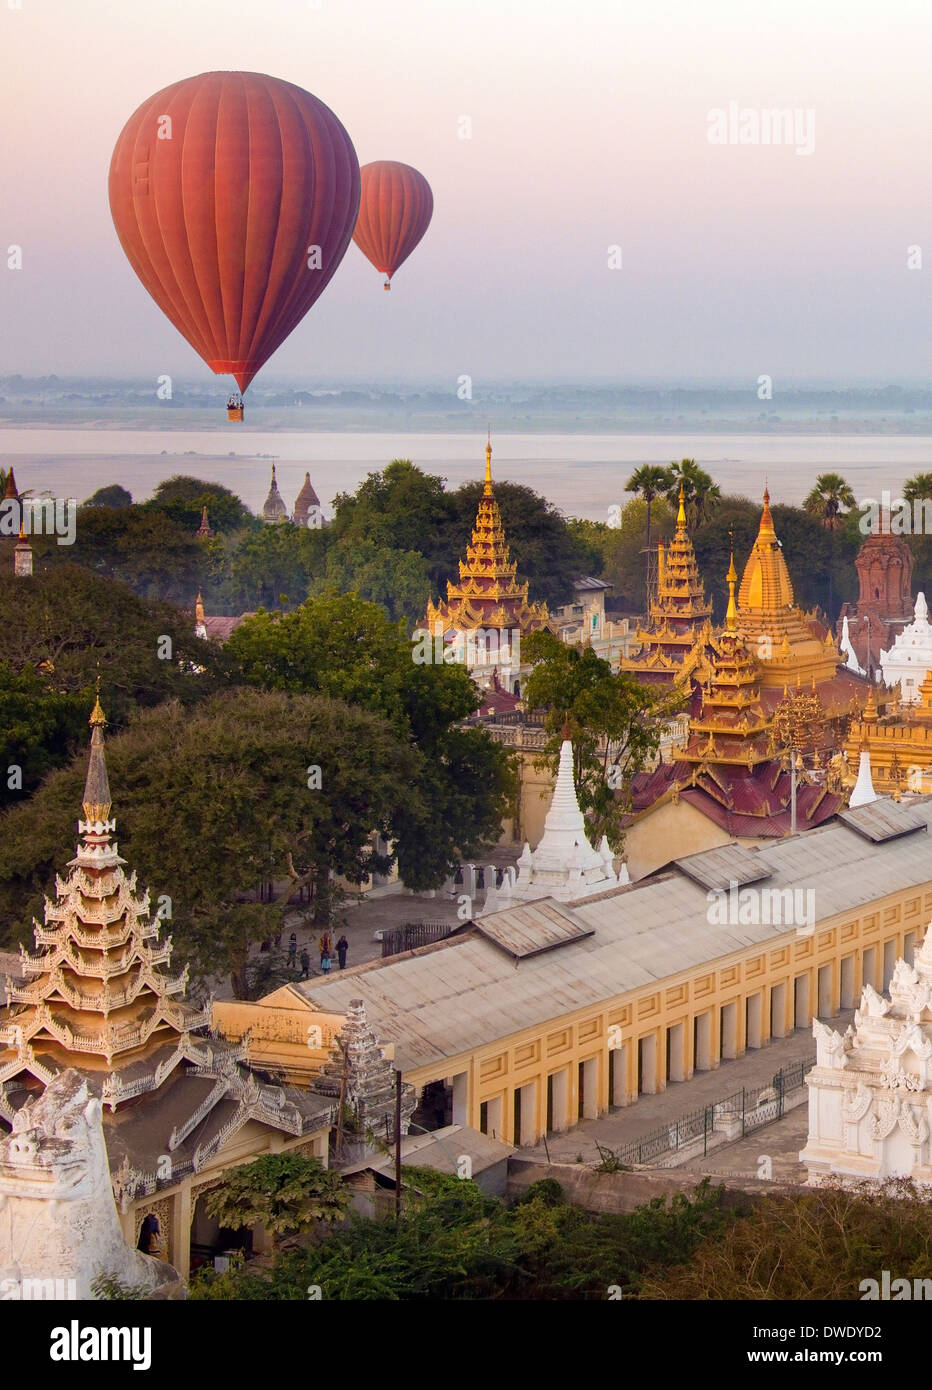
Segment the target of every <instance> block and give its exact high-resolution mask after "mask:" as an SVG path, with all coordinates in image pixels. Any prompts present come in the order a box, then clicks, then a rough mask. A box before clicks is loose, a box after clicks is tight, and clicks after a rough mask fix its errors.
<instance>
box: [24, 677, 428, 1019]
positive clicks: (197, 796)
mask: <svg viewBox="0 0 932 1390" xmlns="http://www.w3.org/2000/svg"><path fill="white" fill-rule="evenodd" d="M104 693H106V692H104ZM86 761H87V758H86V750H82V751H81V752H80V753H79V754H78V755H77V757H76V758H75V759H74V760H73V762H72V763H71V764H70V765H69V767H67V768H65V769H62V770H61V771H58V772H54V773H52V774H51V776H50V777H48V778H47V779H46V780H45V782H44V783H43V784H42V786H41V787H40V788H39V790H38V791H37V792H36V793H35V795H34V796H33V797H32V798H31V799H30V800H29V801H28V802H26V803H25V804H23V805H21V806H17V807H15V808H13V809H12V810H10V811H8V812H7V813H6V815H5V816H4V818H3V820H2V826H3V834H2V836H0V885H2V887H3V890H4V895H3V896H4V908H5V910H6V912H7V913H8V914H9V916H8V917H7V920H6V922H5V923H4V926H5V934H6V936H7V938H8V939H10V940H13V939H18V940H26V939H27V938H28V937H29V932H28V930H27V928H26V925H25V924H26V923H27V922H28V921H29V914H30V913H33V914H36V915H41V906H42V894H43V892H47V891H48V888H49V886H50V884H51V883H52V882H53V876H54V873H55V871H56V870H57V869H60V868H61V862H62V847H63V845H67V844H68V843H69V841H70V840H71V839H72V836H73V834H74V819H75V815H76V808H77V807H79V806H80V802H81V793H82V790H83V785H84V775H85V768H86ZM107 761H108V765H109V770H110V785H111V788H112V790H113V794H114V814H115V815H116V817H117V818H118V823H119V824H120V826H121V832H120V845H121V849H122V851H123V853H124V855H125V856H127V857H128V858H129V859H130V860H131V862H132V863H133V866H134V867H135V868H137V869H138V871H139V873H140V876H141V878H142V880H143V882H146V883H148V884H150V885H151V888H152V892H153V895H157V894H162V893H166V894H168V895H169V897H170V899H171V917H170V923H171V931H172V934H173V937H174V941H175V946H176V949H177V951H178V954H179V957H180V958H181V959H182V960H185V959H187V960H190V961H191V963H192V966H193V967H194V969H195V971H196V973H197V974H198V975H199V976H200V977H201V978H202V979H209V978H213V977H215V976H217V975H219V974H221V973H229V974H230V976H231V980H232V983H233V990H234V993H235V994H236V996H237V997H238V998H242V997H244V996H245V994H246V992H247V978H246V964H247V961H248V958H249V952H250V949H251V948H252V947H254V946H255V945H257V944H258V943H259V942H260V941H263V940H265V939H266V938H267V937H269V936H272V935H275V934H276V933H277V932H278V931H280V930H281V919H282V915H283V913H284V912H285V911H286V910H287V901H286V899H282V900H281V901H279V902H277V903H268V902H260V901H258V900H257V891H256V890H257V888H258V886H259V885H261V884H264V883H270V882H275V881H277V880H282V879H285V878H288V877H291V876H293V879H294V881H295V882H310V881H313V877H314V874H315V872H317V871H318V868H319V866H321V865H324V866H326V867H327V870H328V871H329V872H331V873H333V874H336V875H340V876H342V877H344V878H346V879H347V880H348V881H349V882H351V883H360V882H362V881H363V879H364V878H365V877H366V876H367V875H369V874H370V873H372V872H387V870H388V868H389V867H390V865H391V862H392V860H391V856H389V855H377V854H375V853H374V852H373V850H372V846H371V835H372V832H379V833H381V834H383V835H385V836H386V837H387V836H388V835H389V833H390V824H391V816H392V812H393V810H394V808H395V806H396V804H397V801H398V798H399V795H401V794H403V795H404V796H405V797H406V798H407V797H413V796H414V793H413V792H412V790H411V782H412V779H413V776H414V773H415V769H416V763H417V758H416V755H415V753H414V752H413V751H412V750H411V749H410V748H409V747H408V746H407V744H406V742H405V741H404V740H403V739H401V738H399V737H398V736H397V734H396V733H395V732H394V731H393V730H392V729H391V728H390V727H389V725H388V724H387V723H386V721H385V720H384V719H381V718H379V717H377V716H376V715H374V714H370V713H369V712H368V711H366V710H362V709H358V708H356V709H354V708H350V707H349V706H347V705H345V704H344V703H342V702H341V701H339V700H332V699H327V700H324V699H319V698H314V697H309V696H300V695H285V694H277V693H276V694H271V693H266V692H262V691H255V690H238V691H233V692H230V693H228V694H223V695H218V696H215V697H213V698H212V699H210V700H208V701H206V702H205V703H204V704H203V705H200V706H198V707H197V708H195V709H194V710H193V711H185V710H184V709H182V707H181V706H180V705H179V704H178V703H176V702H167V703H164V704H162V705H160V706H159V707H158V708H157V709H154V710H147V711H144V712H142V713H141V714H139V715H138V716H137V718H136V719H135V720H134V721H133V723H132V725H131V726H130V727H129V728H128V729H127V730H126V731H125V732H124V733H122V734H119V735H118V736H117V737H115V738H110V739H108V741H107Z"/></svg>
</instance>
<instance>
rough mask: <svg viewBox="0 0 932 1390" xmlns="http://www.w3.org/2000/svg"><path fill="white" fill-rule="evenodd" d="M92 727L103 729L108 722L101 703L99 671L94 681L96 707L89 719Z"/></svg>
mask: <svg viewBox="0 0 932 1390" xmlns="http://www.w3.org/2000/svg"><path fill="white" fill-rule="evenodd" d="M87 722H88V724H90V726H91V728H92V729H102V728H103V727H104V725H105V724H106V722H107V716H106V715H105V714H104V712H103V710H102V708H101V705H100V672H99V671H98V672H97V679H96V681H95V682H94V708H93V709H92V710H91V717H90V719H89V720H88V721H87Z"/></svg>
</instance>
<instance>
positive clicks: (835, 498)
mask: <svg viewBox="0 0 932 1390" xmlns="http://www.w3.org/2000/svg"><path fill="white" fill-rule="evenodd" d="M854 504H855V497H854V493H853V492H852V490H851V488H850V487H849V486H848V484H847V483H846V482H845V480H844V478H843V477H842V476H841V474H840V473H820V474H819V476H818V477H817V478H816V480H815V486H814V487H813V488H812V489H811V491H810V492H809V494H808V496H807V497H806V499H805V501H804V502H803V510H804V511H805V512H807V513H808V514H809V516H814V517H816V518H818V520H819V521H821V523H822V525H823V526H824V527H825V529H826V530H827V531H828V533H829V544H830V550H831V555H830V563H829V571H828V602H827V604H826V611H827V612H828V616H829V621H830V622H832V621H834V618H835V582H834V581H835V560H836V558H837V554H838V547H837V544H836V540H835V535H836V532H837V531H838V530H839V528H840V527H841V525H842V524H843V521H844V509H845V508H847V507H853V506H854Z"/></svg>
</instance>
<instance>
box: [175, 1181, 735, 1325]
mask: <svg viewBox="0 0 932 1390" xmlns="http://www.w3.org/2000/svg"><path fill="white" fill-rule="evenodd" d="M405 1178H406V1181H407V1182H408V1183H409V1184H410V1185H411V1187H413V1188H414V1189H419V1190H420V1191H421V1192H423V1193H424V1194H425V1195H424V1199H423V1200H422V1201H416V1200H415V1201H412V1202H409V1203H408V1208H407V1211H406V1214H405V1215H404V1216H403V1217H402V1220H401V1222H400V1223H399V1224H398V1225H396V1224H395V1222H394V1221H376V1220H361V1219H356V1220H353V1221H351V1222H350V1223H348V1224H347V1225H346V1226H345V1227H344V1228H343V1229H341V1230H340V1231H337V1232H336V1233H334V1234H333V1235H330V1236H328V1237H327V1238H326V1239H325V1240H323V1241H321V1242H320V1243H318V1244H313V1245H301V1246H299V1247H297V1248H294V1249H291V1250H287V1251H283V1252H282V1253H281V1254H280V1255H278V1256H277V1257H276V1258H275V1259H274V1261H273V1262H272V1265H271V1268H269V1269H266V1270H262V1271H259V1270H255V1269H253V1268H250V1267H248V1266H247V1267H246V1268H244V1269H240V1270H236V1271H232V1272H231V1273H229V1274H225V1275H220V1276H213V1275H211V1274H208V1275H207V1276H201V1277H200V1278H198V1279H196V1280H195V1281H194V1284H193V1287H192V1297H194V1298H209V1299H256V1300H265V1301H269V1300H278V1299H285V1300H295V1301H298V1300H306V1299H307V1296H308V1292H307V1291H308V1287H309V1286H311V1285H318V1286H319V1287H320V1290H321V1296H322V1298H323V1299H325V1300H327V1301H331V1300H341V1301H342V1300H351V1299H363V1300H378V1299H387V1300H392V1301H398V1300H409V1299H410V1300H423V1301H433V1300H438V1299H444V1300H447V1299H455V1300H462V1299H554V1300H567V1299H604V1298H606V1297H608V1291H609V1289H610V1288H612V1287H613V1286H614V1287H618V1288H620V1289H621V1290H622V1291H623V1292H624V1293H625V1294H627V1295H631V1294H634V1293H636V1292H637V1290H638V1288H639V1287H640V1284H641V1282H642V1281H643V1279H644V1277H645V1275H646V1274H647V1272H648V1271H651V1270H654V1269H657V1268H658V1267H660V1268H662V1267H664V1266H666V1265H669V1264H672V1263H674V1262H677V1261H681V1260H686V1259H688V1258H689V1257H690V1256H691V1254H692V1252H693V1251H694V1250H695V1249H696V1247H697V1246H698V1245H699V1244H700V1242H701V1241H702V1240H703V1238H704V1237H705V1236H706V1235H709V1234H712V1233H718V1232H719V1231H721V1230H722V1229H723V1228H724V1227H725V1225H726V1224H727V1221H728V1219H729V1218H728V1217H727V1215H726V1214H725V1213H724V1212H723V1210H722V1206H721V1194H720V1191H719V1190H710V1189H709V1188H707V1187H705V1186H703V1187H701V1188H700V1189H698V1190H697V1192H696V1193H695V1194H694V1195H693V1196H691V1197H685V1196H679V1195H677V1196H675V1197H674V1198H673V1199H672V1200H671V1202H670V1203H669V1204H668V1203H667V1202H666V1201H665V1199H664V1198H662V1197H659V1198H657V1199H656V1200H654V1201H652V1202H650V1203H648V1204H647V1205H646V1206H644V1207H641V1208H639V1209H638V1210H637V1211H635V1212H632V1213H631V1214H630V1215H628V1216H615V1215H603V1216H594V1215H592V1214H591V1213H589V1212H585V1211H582V1210H581V1209H580V1208H578V1207H574V1206H570V1205H569V1204H568V1203H566V1202H565V1201H564V1200H563V1195H562V1192H561V1190H560V1187H559V1185H558V1184H557V1183H555V1182H553V1181H551V1180H546V1181H543V1182H539V1183H535V1184H534V1185H533V1186H532V1187H531V1188H530V1189H529V1190H528V1192H527V1195H526V1197H525V1198H524V1200H522V1201H520V1202H518V1203H517V1204H515V1205H514V1206H512V1207H506V1206H505V1205H504V1203H503V1202H500V1201H498V1200H497V1199H495V1198H490V1197H486V1196H484V1195H483V1194H482V1192H481V1191H480V1190H479V1188H478V1187H477V1186H476V1184H475V1183H474V1182H471V1181H468V1180H465V1181H460V1180H459V1179H457V1178H451V1177H444V1176H441V1175H439V1174H437V1173H430V1172H426V1171H425V1170H422V1169H417V1168H407V1169H405Z"/></svg>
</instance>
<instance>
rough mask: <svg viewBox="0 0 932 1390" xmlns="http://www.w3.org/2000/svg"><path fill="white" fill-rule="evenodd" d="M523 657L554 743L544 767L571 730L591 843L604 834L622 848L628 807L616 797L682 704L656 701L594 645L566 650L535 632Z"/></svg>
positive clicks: (555, 759)
mask: <svg viewBox="0 0 932 1390" xmlns="http://www.w3.org/2000/svg"><path fill="white" fill-rule="evenodd" d="M524 655H525V656H526V657H527V659H528V660H530V661H533V662H535V663H536V664H535V666H534V669H533V670H532V671H531V674H530V676H529V677H528V679H527V682H526V684H525V688H524V699H525V704H526V706H527V707H528V708H529V709H537V708H546V709H547V717H546V728H547V731H548V732H549V733H550V735H551V737H550V740H549V742H548V743H547V745H546V747H545V751H544V757H543V758H542V759H541V765H542V766H549V767H550V769H551V771H553V772H556V770H557V767H558V765H559V760H560V745H561V743H562V741H563V736H564V735H563V728H564V725H568V727H569V737H570V738H571V739H572V740H573V763H574V767H573V771H574V776H575V781H576V791H577V795H578V797H579V805H580V809H581V810H582V811H583V813H584V814H585V815H586V816H587V817H588V820H589V824H590V827H591V832H592V838H593V839H594V840H596V841H598V840H600V839H601V837H602V836H603V835H607V836H608V842H609V845H610V846H611V848H612V849H615V850H617V849H618V848H620V846H621V843H622V840H623V838H624V837H623V834H622V831H621V827H620V821H621V817H622V815H623V813H624V810H625V809H626V808H625V802H624V800H623V798H622V797H618V796H616V795H615V793H616V791H620V790H623V788H624V787H625V786H626V785H627V783H628V781H629V780H630V778H631V776H633V774H634V773H635V772H639V771H640V770H641V768H643V767H644V765H645V763H646V762H647V760H648V759H649V758H650V757H651V756H652V754H654V753H656V751H657V749H658V748H659V747H660V735H661V732H662V729H663V724H664V721H665V720H666V719H668V718H669V717H670V715H671V714H672V713H673V712H674V710H675V709H676V708H678V707H679V704H680V701H679V699H678V698H677V699H673V698H671V697H669V696H660V697H658V696H657V695H656V694H655V692H653V691H651V690H648V689H647V688H646V687H645V686H642V685H640V684H639V683H638V682H637V681H636V680H633V679H632V678H631V677H630V676H628V675H626V674H625V673H624V672H620V673H619V674H618V675H614V674H613V673H612V668H611V666H610V665H609V663H608V662H607V661H603V660H602V658H601V657H599V656H596V654H595V652H594V651H593V650H592V648H591V647H584V648H582V649H580V648H579V647H571V646H568V645H567V644H566V643H565V642H561V641H560V640H559V638H557V637H554V636H553V634H552V633H549V632H534V633H532V634H531V635H530V637H528V638H527V639H526V640H525V642H524Z"/></svg>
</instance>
